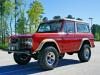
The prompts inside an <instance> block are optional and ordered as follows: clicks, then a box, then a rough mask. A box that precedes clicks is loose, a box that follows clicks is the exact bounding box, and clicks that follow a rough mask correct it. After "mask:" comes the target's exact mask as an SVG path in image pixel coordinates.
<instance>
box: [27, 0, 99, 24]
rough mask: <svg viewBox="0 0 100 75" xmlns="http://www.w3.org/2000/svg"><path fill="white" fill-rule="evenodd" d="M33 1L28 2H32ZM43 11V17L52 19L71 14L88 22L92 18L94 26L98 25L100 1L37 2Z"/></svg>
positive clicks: (66, 0) (58, 0)
mask: <svg viewBox="0 0 100 75" xmlns="http://www.w3.org/2000/svg"><path fill="white" fill-rule="evenodd" d="M32 1H33V0H30V1H29V3H30V2H32ZM39 1H40V2H41V3H42V5H43V7H44V9H45V11H44V14H43V16H44V17H48V19H52V17H53V16H57V15H60V16H61V17H62V18H63V17H66V16H67V15H69V14H71V15H73V16H74V17H76V18H77V17H80V18H82V19H84V20H85V21H88V22H90V20H89V19H88V18H89V17H92V18H94V19H93V23H94V24H100V21H99V20H100V19H99V18H100V0H39Z"/></svg>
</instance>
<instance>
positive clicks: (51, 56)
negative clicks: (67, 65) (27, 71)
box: [46, 52, 56, 66]
mask: <svg viewBox="0 0 100 75" xmlns="http://www.w3.org/2000/svg"><path fill="white" fill-rule="evenodd" d="M55 58H56V57H55V54H54V53H53V52H49V53H48V54H47V56H46V62H47V64H48V65H50V66H51V65H53V64H54V63H55Z"/></svg>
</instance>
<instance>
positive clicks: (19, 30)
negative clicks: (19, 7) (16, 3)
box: [16, 12, 27, 34]
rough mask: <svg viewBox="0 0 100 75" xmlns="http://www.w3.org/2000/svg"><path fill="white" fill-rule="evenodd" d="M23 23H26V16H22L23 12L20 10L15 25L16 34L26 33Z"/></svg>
mask: <svg viewBox="0 0 100 75" xmlns="http://www.w3.org/2000/svg"><path fill="white" fill-rule="evenodd" d="M25 24H26V18H25V17H24V12H21V16H20V17H19V19H18V20H17V27H16V32H17V33H18V34H25V33H27V30H26V27H25Z"/></svg>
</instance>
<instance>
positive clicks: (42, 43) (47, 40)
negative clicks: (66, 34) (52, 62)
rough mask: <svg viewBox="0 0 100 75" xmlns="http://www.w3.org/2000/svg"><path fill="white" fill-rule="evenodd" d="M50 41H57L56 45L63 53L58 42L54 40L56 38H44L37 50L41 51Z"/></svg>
mask: <svg viewBox="0 0 100 75" xmlns="http://www.w3.org/2000/svg"><path fill="white" fill-rule="evenodd" d="M48 42H53V43H55V45H56V46H57V48H58V51H59V53H61V50H60V48H59V45H58V44H57V42H56V41H55V40H54V39H44V40H43V41H42V42H41V43H40V44H39V46H38V48H37V49H36V51H40V50H41V49H42V47H43V46H44V44H45V43H48Z"/></svg>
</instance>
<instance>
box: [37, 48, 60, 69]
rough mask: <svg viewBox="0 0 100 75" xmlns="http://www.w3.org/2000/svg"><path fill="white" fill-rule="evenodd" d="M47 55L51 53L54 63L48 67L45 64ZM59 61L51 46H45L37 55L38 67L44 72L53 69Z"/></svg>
mask: <svg viewBox="0 0 100 75" xmlns="http://www.w3.org/2000/svg"><path fill="white" fill-rule="evenodd" d="M49 53H53V54H54V56H55V61H54V63H53V64H52V65H49V64H48V62H47V56H48V54H49ZM58 61H59V54H58V51H57V49H56V48H55V47H53V46H47V47H45V48H44V49H43V50H41V51H40V52H39V54H38V63H39V65H40V67H41V68H42V69H44V70H52V69H54V68H55V67H56V66H57V64H58Z"/></svg>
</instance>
